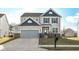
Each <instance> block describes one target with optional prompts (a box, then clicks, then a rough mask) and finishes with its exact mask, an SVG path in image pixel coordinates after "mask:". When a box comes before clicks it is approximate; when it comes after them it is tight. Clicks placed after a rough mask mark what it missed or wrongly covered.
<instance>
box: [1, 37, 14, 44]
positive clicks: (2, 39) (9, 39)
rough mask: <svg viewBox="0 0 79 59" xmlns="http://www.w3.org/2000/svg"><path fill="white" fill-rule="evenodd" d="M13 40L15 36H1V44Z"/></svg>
mask: <svg viewBox="0 0 79 59" xmlns="http://www.w3.org/2000/svg"><path fill="white" fill-rule="evenodd" d="M11 40H13V37H1V38H0V44H3V43H6V42H8V41H11Z"/></svg>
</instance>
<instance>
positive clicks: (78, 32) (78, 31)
mask: <svg viewBox="0 0 79 59" xmlns="http://www.w3.org/2000/svg"><path fill="white" fill-rule="evenodd" d="M77 36H78V37H79V22H78V26H77Z"/></svg>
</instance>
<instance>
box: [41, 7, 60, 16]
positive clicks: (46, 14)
mask: <svg viewBox="0 0 79 59" xmlns="http://www.w3.org/2000/svg"><path fill="white" fill-rule="evenodd" d="M49 12H51V13H52V14H49ZM42 16H57V17H61V16H60V15H59V14H58V13H56V12H55V11H54V10H52V9H51V8H50V9H49V10H48V11H47V12H46V13H44V14H42Z"/></svg>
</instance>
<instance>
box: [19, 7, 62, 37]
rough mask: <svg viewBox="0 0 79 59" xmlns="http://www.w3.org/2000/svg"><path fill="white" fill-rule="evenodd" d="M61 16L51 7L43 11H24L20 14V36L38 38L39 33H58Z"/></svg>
mask: <svg viewBox="0 0 79 59" xmlns="http://www.w3.org/2000/svg"><path fill="white" fill-rule="evenodd" d="M60 24H61V16H60V15H59V14H58V13H56V12H55V11H54V10H52V9H51V8H50V9H49V10H48V11H46V12H45V13H24V14H23V15H22V16H21V24H20V31H21V38H38V35H39V33H44V32H47V33H49V32H51V33H60Z"/></svg>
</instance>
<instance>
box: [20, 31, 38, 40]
mask: <svg viewBox="0 0 79 59" xmlns="http://www.w3.org/2000/svg"><path fill="white" fill-rule="evenodd" d="M38 37H39V31H38V30H22V31H21V38H27V39H29V38H38Z"/></svg>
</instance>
